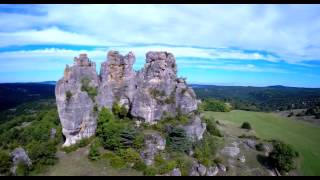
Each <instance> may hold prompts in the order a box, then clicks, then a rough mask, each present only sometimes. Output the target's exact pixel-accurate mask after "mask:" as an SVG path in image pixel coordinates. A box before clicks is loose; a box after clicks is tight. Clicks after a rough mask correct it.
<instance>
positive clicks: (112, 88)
mask: <svg viewBox="0 0 320 180" xmlns="http://www.w3.org/2000/svg"><path fill="white" fill-rule="evenodd" d="M134 62H135V56H134V54H133V53H132V52H130V53H128V54H127V55H125V56H123V55H121V54H119V52H117V51H110V52H109V53H108V55H107V61H105V62H103V63H102V64H101V70H100V74H99V75H98V74H97V73H96V65H95V63H94V62H92V61H90V60H89V58H88V57H87V55H86V54H81V55H80V56H79V57H78V58H75V59H74V65H73V66H72V67H69V66H68V65H67V66H66V68H65V72H64V76H63V78H61V79H60V80H59V81H58V82H57V85H56V90H55V93H56V101H57V106H58V112H59V116H60V120H61V123H62V127H63V134H64V135H65V137H66V142H65V144H64V145H65V146H68V145H70V144H74V143H75V142H76V141H78V140H80V139H81V138H84V137H90V136H92V135H93V134H94V133H95V129H96V119H97V112H98V110H99V109H101V108H102V107H107V108H111V107H112V105H113V103H115V102H117V103H120V104H121V105H124V106H125V107H126V108H127V109H128V112H129V114H130V115H131V116H132V117H133V118H134V119H136V120H138V121H142V122H145V123H148V124H155V123H157V121H159V120H161V119H162V118H163V117H167V116H171V117H175V116H177V115H178V114H186V115H187V114H192V113H193V112H194V111H196V110H197V104H198V101H197V99H196V95H195V93H194V91H193V90H192V89H191V88H190V87H188V86H187V84H186V81H185V80H184V79H182V78H178V77H177V65H176V61H175V58H174V56H173V55H172V54H171V53H167V52H148V53H147V54H146V64H145V65H144V68H143V69H141V70H140V71H138V72H136V71H134V70H133V64H134ZM185 129H186V131H187V134H188V135H189V136H190V138H192V139H196V140H198V139H201V138H202V134H203V132H204V130H205V124H204V123H201V121H200V119H199V118H194V119H193V121H192V122H191V124H190V125H188V126H186V127H185Z"/></svg>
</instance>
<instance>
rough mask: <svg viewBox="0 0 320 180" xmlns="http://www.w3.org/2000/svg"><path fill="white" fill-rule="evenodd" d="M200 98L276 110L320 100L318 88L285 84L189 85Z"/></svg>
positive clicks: (243, 106)
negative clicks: (287, 85) (251, 85)
mask: <svg viewBox="0 0 320 180" xmlns="http://www.w3.org/2000/svg"><path fill="white" fill-rule="evenodd" d="M191 86H192V87H193V89H194V90H195V92H196V94H197V96H198V97H199V98H200V99H206V98H215V99H219V100H222V101H225V102H230V103H231V104H232V105H233V106H234V109H243V110H253V111H276V110H280V111H281V110H290V109H307V108H311V107H314V106H315V105H316V104H318V103H319V102H320V89H319V88H296V87H285V86H269V87H250V86H214V85H191Z"/></svg>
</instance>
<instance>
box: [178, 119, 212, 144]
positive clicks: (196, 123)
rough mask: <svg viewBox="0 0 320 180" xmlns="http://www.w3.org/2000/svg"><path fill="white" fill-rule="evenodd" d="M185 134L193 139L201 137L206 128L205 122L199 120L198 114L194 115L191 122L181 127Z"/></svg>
mask: <svg viewBox="0 0 320 180" xmlns="http://www.w3.org/2000/svg"><path fill="white" fill-rule="evenodd" d="M183 128H184V130H185V131H186V133H187V136H188V137H189V138H190V139H191V140H192V141H193V142H195V141H198V140H200V139H202V137H203V133H204V132H205V130H206V124H205V123H203V122H201V119H200V118H199V116H194V117H193V119H192V121H191V123H190V124H188V125H186V126H184V127H183Z"/></svg>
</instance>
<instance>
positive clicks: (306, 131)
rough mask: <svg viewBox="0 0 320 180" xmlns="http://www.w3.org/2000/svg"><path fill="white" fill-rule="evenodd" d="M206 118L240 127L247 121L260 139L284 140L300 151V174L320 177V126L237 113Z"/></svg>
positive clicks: (219, 114) (247, 112) (217, 114)
mask: <svg viewBox="0 0 320 180" xmlns="http://www.w3.org/2000/svg"><path fill="white" fill-rule="evenodd" d="M205 116H213V117H214V118H215V119H216V120H219V121H222V122H229V123H233V124H235V125H236V126H238V127H240V126H241V124H242V123H243V122H245V121H247V122H249V123H250V124H251V126H252V127H253V129H254V131H255V133H256V134H257V136H258V137H260V138H264V139H280V140H282V141H284V142H286V143H288V144H291V145H292V146H293V147H294V148H295V149H296V150H297V151H299V153H300V158H301V163H300V166H299V167H298V171H299V172H300V173H301V174H303V175H320V127H318V126H315V125H313V124H310V123H307V122H301V121H296V120H293V119H289V118H286V117H281V116H279V115H276V114H274V113H262V112H249V111H240V110H234V111H231V112H228V113H225V112H205Z"/></svg>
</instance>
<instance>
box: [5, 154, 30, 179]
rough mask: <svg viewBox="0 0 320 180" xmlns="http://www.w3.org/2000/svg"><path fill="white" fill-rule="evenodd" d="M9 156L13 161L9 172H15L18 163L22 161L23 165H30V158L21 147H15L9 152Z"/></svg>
mask: <svg viewBox="0 0 320 180" xmlns="http://www.w3.org/2000/svg"><path fill="white" fill-rule="evenodd" d="M10 155H11V158H12V162H13V167H12V168H11V172H12V173H13V174H15V173H16V169H17V166H18V164H19V163H23V164H24V165H27V166H31V164H32V163H31V160H30V158H29V156H28V155H27V153H26V151H25V150H24V149H23V148H16V149H14V150H13V151H12V152H11V153H10Z"/></svg>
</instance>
